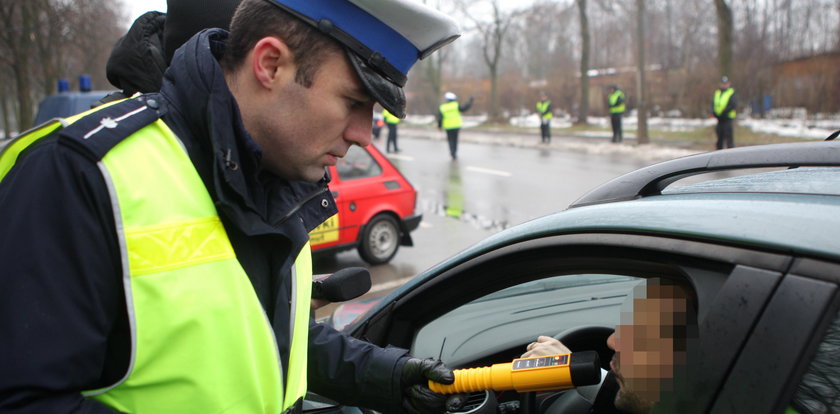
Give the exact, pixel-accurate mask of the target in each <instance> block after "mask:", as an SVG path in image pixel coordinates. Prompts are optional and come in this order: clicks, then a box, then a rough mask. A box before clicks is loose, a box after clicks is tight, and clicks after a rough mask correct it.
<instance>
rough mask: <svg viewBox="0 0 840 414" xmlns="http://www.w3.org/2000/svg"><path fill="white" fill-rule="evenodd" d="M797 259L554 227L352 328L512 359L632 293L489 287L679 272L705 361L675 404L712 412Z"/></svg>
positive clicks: (376, 336) (483, 357) (470, 359)
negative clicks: (692, 301)
mask: <svg viewBox="0 0 840 414" xmlns="http://www.w3.org/2000/svg"><path fill="white" fill-rule="evenodd" d="M790 263H791V258H790V257H787V256H785V255H780V254H772V253H766V252H760V251H752V250H749V249H746V248H738V247H731V246H724V245H717V244H714V243H708V242H699V241H689V240H677V239H673V238H667V237H656V236H650V235H633V234H598V233H590V234H570V235H562V236H553V237H544V238H538V239H532V240H525V241H519V242H516V243H512V244H509V245H507V246H502V247H498V248H493V249H491V250H488V251H486V252H484V253H482V254H478V255H474V256H472V257H462V258H461V260H456V261H453V262H449V263H444V264H442V265H440V266H439V267H438V268H436V269H433V270H432V272H431V273H429V274H424V275H421V276H419V277H418V278H417V279H416V280H414V281H412V282H410V284H409V286H407V287H406V288H405V289H404V290H403V291H402V292H399V293H397V294H395V295H393V296H391V297H389V299H388V300H386V301H384V302H383V303H380V304H379V305H378V308H377V309H376V310H375V312H374V314H372V315H369V316H368V318H367V319H365V320H364V321H363V322H362V323H360V324H357V325H354V326H352V327H351V332H352V333H353V335H354V336H356V337H359V338H362V339H365V340H368V341H370V342H373V343H377V344H379V345H382V346H385V345H393V346H399V347H404V348H408V349H410V350H411V351H412V353H415V354H417V356H420V357H438V358H441V359H443V360H444V361H445V362H447V364H449V365H451V366H452V367H453V368H463V367H468V366H484V365H489V364H493V363H499V362H510V360H512V359H513V358H516V357H518V356H519V355H521V353H522V352H524V349H525V346H526V344H527V343H528V342H530V341H533V340H534V338H536V337H537V335H552V336H555V335H559V334H561V333H562V331H564V330H567V329H569V328H570V327H573V326H570V325H574V324H578V326H580V327H586V326H591V325H596V326H603V325H609V324H614V323H615V320H616V318H618V317H619V315H618V313H619V312H618V306H619V304H620V302H621V301H622V300H623V298H624V297H625V296H626V293H621V291H620V290H616V289H613V288H614V287H615V285H610V286H609V289H608V288H607V286H608V285H603V288H599V286H598V285H597V284H591V285H590V286H589V287H588V288H587V289H588V292H581V291H580V289H577V290H575V289H572V290H566V291H557V295H556V300H554V301H552V299H551V297H550V295H546V293H545V292H542V293H540V294H539V295H536V294H531V295H524V296H520V298H521V300H519V302H520V303H519V305H518V307H517V305H510V304H509V303H508V305H510V306H512V307H511V308H508V307H502V306H490V307H486V308H485V309H484V311H483V312H482V311H476V308H477V307H480V306H479V305H478V304H480V303H481V302H482V301H484V302H487V301H488V297H491V298H492V296H493V295H504V294H505V293H504V292H511V291H512V290H516V289H518V288H521V287H527V286H528V284H529V283H533V282H534V281H540V280H545V281H552V283H555V284H557V283H561V282H562V280H563V278H564V277H565V278H568V279H569V280H576V279H577V280H580V279H581V278H583V277H588V276H593V277H595V278H596V279H597V278H610V277H625V278H628V280H632V279H641V278H648V277H665V278H672V279H679V280H680V281H682V282H685V283H688V284H689V285H690V286H692V287H693V288H694V290H695V293H696V296H697V302H698V306H699V308H698V324H697V331H696V337H695V338H694V339H696V340H695V341H692V354H690V355H691V357H692V358H695V359H696V358H700V359H699V360H700V361H702V363H699V364H696V365H692V364H689V366H688V367H687V368H686V372H689V371H690V375H688V376H687V377H683V378H681V382H679V383H678V385H679V387H682V388H681V389H682V391H688V392H687V393H680V392H675V393H673V395H670V396H669V397H668V401H666V402H665V403H664V404H663V407H665V408H666V410H665V411H663V412H705V411H707V410H709V409H710V408H711V407H712V406H713V404H714V402H715V399H716V398H717V394H718V391H719V390H720V386H721V384H723V383H724V382H725V381H726V380H727V376H728V372H729V370H730V369H731V367H732V366H733V364H736V362H737V361H738V357H739V356H740V355H741V352H740V351H741V347H742V344H744V343H745V342H746V341H748V340H749V339H750V335H751V334H752V332H753V331H754V327H755V324H756V323H757V322H758V318H759V316H760V315H761V312H762V309H763V308H764V306H765V305H766V304H767V303H768V301H769V300H770V298H771V297H772V295H773V293H774V291H776V289H777V287H778V285H779V283H780V281H781V279H782V277H781V276H782V274H783V271H784V269H786V268H787V267H788V266H789V265H790ZM575 291H576V292H577V293H575V294H572V293H573V292H575ZM572 302H576V303H575V304H572ZM459 313H463V315H460V314H459ZM610 314H611V315H612V319H610V317H609V315H610ZM592 332H593V335H601V336H600V337H598V338H597V340H587V339H586V338H584V340H583V341H582V342H583V343H584V344H587V345H588V346H597V341H603V340H604V337H603V333H598V332H603V331H595V330H593V331H592ZM572 349H573V351H574V350H575V349H574V348H572ZM600 351H603V348H601V350H600ZM602 359H604V358H603V357H602ZM674 409H677V410H678V411H673V410H674ZM668 410H671V411H668Z"/></svg>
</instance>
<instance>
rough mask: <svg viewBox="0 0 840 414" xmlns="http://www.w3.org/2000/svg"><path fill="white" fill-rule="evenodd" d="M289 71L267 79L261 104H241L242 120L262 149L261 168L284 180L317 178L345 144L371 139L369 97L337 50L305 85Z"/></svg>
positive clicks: (321, 175)
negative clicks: (268, 88) (266, 86)
mask: <svg viewBox="0 0 840 414" xmlns="http://www.w3.org/2000/svg"><path fill="white" fill-rule="evenodd" d="M277 70H278V71H279V70H284V71H287V72H288V71H289V70H291V72H292V75H290V76H286V75H282V74H281V75H278V76H276V77H275V78H271V82H272V83H270V86H271V88H270V90H269V91H268V92H266V93H267V95H268V96H267V97H265V96H263V99H262V100H261V104H259V105H253V104H252V105H248V104H247V103H246V104H243V103H241V101H242V99H240V98H237V101H238V102H240V107H241V108H245V107H247V108H248V111H247V112H248V113H247V114H246V113H245V112H246V110H245V109H243V111H242V112H243V120H244V122H245V126H246V128H247V129H248V132H249V133H251V136H252V137H253V139H254V141H255V142H256V143H257V144H259V145H260V147H261V148H262V150H263V159H262V167H263V168H265V169H267V170H268V171H270V172H272V173H274V174H276V175H278V176H280V177H282V178H285V179H287V180H290V181H295V180H304V181H313V182H314V181H318V180H319V179H320V178H321V177H323V176H324V167H326V166H328V165H335V163H336V161H337V160H338V159H339V158H341V157H343V156H344V155H345V154H346V153H347V150H348V149H349V148H350V146H351V145H353V144H356V145H360V146H367V145H368V144H370V140H371V119H372V116H373V105H374V101H373V100H372V99H371V97H370V96H369V95H368V94H367V92H366V91H365V88H364V86H363V85H362V84H361V81H360V80H359V78H358V77H357V75H356V73H355V71H354V70H353V68H352V67H351V66H350V62H349V61H348V60H347V57H346V56H345V54H344V52H343V51H338V50H337V51H335V52H334V53H330V54H329V56H328V57H327V58H326V59H325V61H324V62H323V64H322V65H321V66H320V67H319V69H318V70H317V72H316V73H315V76H314V78H313V81H312V85H311V86H310V87H308V88H307V87H304V86H303V85H300V84H299V83H297V82H295V81H294V76H293V72H294V70H296V67H295V66H294V65H293V64H292V65H291V67H290V68H287V67H281V68H278V69H277Z"/></svg>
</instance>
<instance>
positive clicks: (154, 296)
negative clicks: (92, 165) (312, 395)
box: [0, 106, 312, 414]
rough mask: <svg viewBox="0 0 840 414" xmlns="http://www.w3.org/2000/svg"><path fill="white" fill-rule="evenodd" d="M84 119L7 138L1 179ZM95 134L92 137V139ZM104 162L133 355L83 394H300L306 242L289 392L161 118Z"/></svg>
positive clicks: (118, 401)
mask: <svg viewBox="0 0 840 414" xmlns="http://www.w3.org/2000/svg"><path fill="white" fill-rule="evenodd" d="M144 108H146V107H145V106H141V107H140V108H138V109H137V110H136V111H142V110H144ZM89 112H93V111H89ZM85 114H87V113H85ZM85 114H82V115H85ZM82 115H78V116H75V117H72V118H70V119H68V120H66V121H65V120H59V121H53V122H51V123H48V124H45V125H43V126H41V127H39V128H36V129H34V130H33V131H30V132H28V133H25V134H24V135H22V136H20V137H18V138H17V139H16V140H15V141H13V142H12V143H10V144H9V146H8V147H7V148H6V149H5V150H4V152H3V153H2V155H0V179H2V177H3V176H5V174H6V173H7V172H8V171H9V170H10V169H11V168H12V166H13V165H14V163H15V161H16V160H17V157H18V155H19V154H20V153H21V152H22V151H23V150H24V149H25V148H26V147H27V146H29V145H31V144H32V143H34V142H36V141H37V140H38V139H40V138H43V137H46V136H48V135H50V134H52V133H53V132H55V131H57V130H58V129H60V128H61V127H62V126H64V125H68V124H70V123H72V122H74V121H76V120H78V119H80V118H81V117H82ZM93 116H96V114H95V113H94V114H93ZM125 116H131V115H130V114H126V115H125ZM105 120H106V118H103V121H105ZM103 125H105V123H104V122H103ZM96 135H97V133H96V132H95V131H91V133H90V136H89V137H86V138H85V139H91V140H94V139H96V138H97V137H96ZM98 164H99V169H100V171H102V176H103V178H104V180H105V182H106V185H107V187H108V191H109V193H110V194H111V200H112V207H113V212H114V219H115V221H116V223H117V226H116V227H117V232H118V234H117V237H118V241H119V247H120V251H121V256H122V257H121V260H122V263H123V266H122V267H123V274H122V278H123V284H124V287H125V301H126V305H127V308H128V316H129V325H130V330H131V357H130V364H129V367H128V370H127V372H126V374H125V376H124V377H123V378H122V379H120V380H119V381H117V382H116V383H115V384H111V385H110V386H107V387H104V388H102V389H97V390H88V391H85V392H84V393H83V394H84V395H85V396H86V397H88V398H93V399H96V400H98V401H100V402H102V403H103V404H105V405H107V406H109V407H111V408H113V409H115V410H117V411H121V412H127V413H138V414H144V413H155V414H156V413H195V414H204V413H220V412H225V413H242V414H251V413H282V412H283V411H284V410H286V409H288V408H290V407H292V406H293V405H294V404H295V403H296V402H297V401H298V400H300V399H301V398H303V397H304V395H305V394H306V366H307V363H306V354H307V342H308V332H309V309H310V308H309V298H310V296H311V286H312V270H311V257H310V250H309V245H308V244H307V245H306V246H305V247H304V249H303V250H302V251H301V253H300V254H299V256H298V257H297V260H296V262H295V268H294V269H293V271H292V274H293V281H292V285H293V289H292V291H293V304H292V311H291V314H292V317H291V319H292V320H291V321H290V323H291V326H292V339H291V348H290V355H289V364H290V366H289V367H288V371H287V376H286V377H287V379H288V381H287V383H286V384H285V386H284V384H283V367H281V362H280V356H279V353H278V349H277V344H276V340H275V337H274V333H273V330H272V327H271V326H270V324H269V322H268V319H267V317H266V315H265V313H264V311H263V309H262V306H261V305H260V302H259V300H258V298H257V295H256V292H255V291H254V288H253V286H252V284H251V282H250V280H249V279H248V276H247V275H246V273H245V271H244V270H243V269H242V266H241V265H240V264H239V262H238V261H237V259H236V256H235V254H234V251H233V247H232V246H231V244H230V240H229V239H228V237H227V234H226V232H225V228H224V227H223V225H222V222H221V220H220V218H219V216H218V213H217V212H216V209H215V206H214V203H213V200H212V199H211V197H210V194H209V193H208V192H207V190H206V188H205V187H204V184H203V182H202V180H201V178H200V177H199V175H198V172H197V171H196V170H195V167H194V166H193V164H192V162H191V161H190V159H189V157H188V155H187V153H186V151H185V150H184V148H183V146H182V145H181V143H180V141H179V140H178V138H177V137H176V136H175V135H174V133H173V132H172V131H171V130H170V129H169V127H167V125H166V124H165V123H164V122H163V121H161V120H157V121H155V122H153V123H151V124H149V125H147V126H145V127H143V128H142V129H140V130H139V131H137V132H135V133H133V134H131V135H129V136H128V137H126V138H124V139H122V140H121V141H120V142H119V143H117V144H116V145H115V146H114V147H113V148H111V149H110V150H108V151H107V153H106V154H105V156H104V157H102V159H101V160H100V161H99V162H98Z"/></svg>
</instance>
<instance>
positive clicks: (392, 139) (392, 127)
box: [382, 109, 400, 152]
mask: <svg viewBox="0 0 840 414" xmlns="http://www.w3.org/2000/svg"><path fill="white" fill-rule="evenodd" d="M382 117H383V118H385V124H387V125H388V142H386V143H385V152H391V144H392V143H393V144H394V152H400V150H399V149H398V148H397V126H398V125H399V123H400V119H399V118H397V117H395V116H394V115H393V114H392V113H390V112H388V110H387V109H383V110H382Z"/></svg>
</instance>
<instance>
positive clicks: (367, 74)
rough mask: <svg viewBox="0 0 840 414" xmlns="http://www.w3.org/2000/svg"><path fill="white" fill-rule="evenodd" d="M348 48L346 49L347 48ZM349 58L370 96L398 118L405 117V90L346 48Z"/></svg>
mask: <svg viewBox="0 0 840 414" xmlns="http://www.w3.org/2000/svg"><path fill="white" fill-rule="evenodd" d="M345 50H346V49H345ZM346 52H347V58H348V59H350V63H351V64H352V65H353V69H355V70H356V74H357V75H359V79H361V80H362V84H364V85H365V89H367V91H368V93H369V94H370V96H371V97H372V98H373V99H375V100H376V102H379V104H380V105H382V107H383V108H385V109H387V110H388V112H390V113H392V114H393V115H394V116H396V117H398V118H405V92H403V89H402V88H401V87H399V86H397V85H396V84H394V83H393V82H391V81H389V80H388V79H385V78H384V77H383V76H382V75H380V74H379V73H377V72H376V71H375V70H373V69H371V68H370V67H369V66H368V65H366V64H365V63H364V62H363V61H362V59H361V58H360V57H359V56H358V55H356V54H355V53H353V52H351V51H349V50H346Z"/></svg>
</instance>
